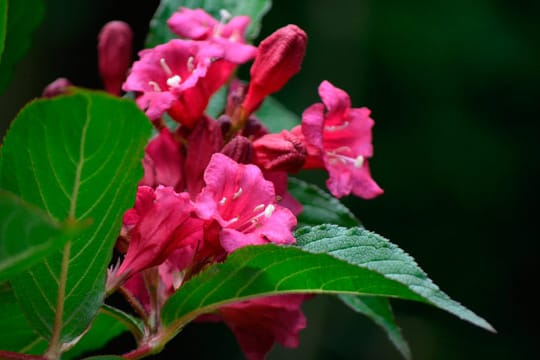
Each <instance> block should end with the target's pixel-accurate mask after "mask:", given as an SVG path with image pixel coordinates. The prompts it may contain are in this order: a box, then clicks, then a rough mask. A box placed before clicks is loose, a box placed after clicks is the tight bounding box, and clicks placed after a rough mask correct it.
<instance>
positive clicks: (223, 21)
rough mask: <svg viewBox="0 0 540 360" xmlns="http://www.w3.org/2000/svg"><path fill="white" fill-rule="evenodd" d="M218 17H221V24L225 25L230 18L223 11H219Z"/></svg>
mask: <svg viewBox="0 0 540 360" xmlns="http://www.w3.org/2000/svg"><path fill="white" fill-rule="evenodd" d="M219 16H220V17H221V23H225V22H227V21H228V20H229V19H230V18H232V14H231V13H230V12H228V11H227V10H225V9H221V10H219Z"/></svg>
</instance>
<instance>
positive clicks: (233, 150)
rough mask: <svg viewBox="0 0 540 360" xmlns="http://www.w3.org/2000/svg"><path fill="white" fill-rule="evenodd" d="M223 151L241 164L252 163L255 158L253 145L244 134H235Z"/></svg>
mask: <svg viewBox="0 0 540 360" xmlns="http://www.w3.org/2000/svg"><path fill="white" fill-rule="evenodd" d="M221 153H222V154H224V155H227V156H228V157H230V158H231V159H233V160H234V161H236V162H237V163H239V164H251V161H252V159H253V145H252V144H251V141H249V140H248V139H246V138H245V137H243V136H235V137H234V139H232V140H231V141H229V143H228V144H227V145H225V146H224V147H223V149H221Z"/></svg>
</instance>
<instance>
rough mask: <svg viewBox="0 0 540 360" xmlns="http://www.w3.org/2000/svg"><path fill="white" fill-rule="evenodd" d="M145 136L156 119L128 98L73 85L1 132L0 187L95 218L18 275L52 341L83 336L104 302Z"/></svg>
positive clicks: (58, 213) (28, 308) (29, 311)
mask: <svg viewBox="0 0 540 360" xmlns="http://www.w3.org/2000/svg"><path fill="white" fill-rule="evenodd" d="M149 135H150V123H149V121H148V119H147V118H146V116H145V115H144V114H143V113H142V112H141V111H140V110H139V109H138V108H137V107H136V106H135V104H134V103H133V102H132V101H129V100H123V99H119V98H115V97H112V96H109V95H106V94H104V93H99V92H90V91H76V92H75V93H74V94H72V95H69V96H61V97H57V98H53V99H40V100H37V101H34V102H32V103H30V104H29V105H27V106H26V107H25V108H24V109H23V110H22V111H21V112H20V113H19V115H18V116H17V118H16V119H15V121H14V122H13V124H12V125H11V128H10V130H9V132H8V134H7V136H6V138H5V141H4V145H3V147H2V148H1V157H0V186H1V187H2V188H5V189H7V190H9V191H11V192H13V193H15V194H17V195H19V196H20V197H21V198H22V199H24V200H25V201H27V202H29V203H31V204H34V205H35V206H37V207H39V208H41V209H43V210H45V211H46V212H47V213H48V214H49V215H50V216H51V217H53V218H55V219H60V220H62V221H65V220H69V221H78V222H83V223H84V222H91V225H89V226H88V227H87V228H86V229H85V230H84V231H82V232H81V234H80V235H79V236H77V237H76V238H74V239H73V241H70V242H68V243H67V244H66V246H64V248H63V249H61V250H60V251H57V252H55V253H53V254H52V255H50V256H49V257H47V258H46V259H45V261H44V262H42V263H39V264H38V265H36V266H35V267H33V268H32V269H30V270H29V271H28V272H25V273H23V274H21V275H19V276H17V277H15V278H14V279H12V286H13V289H14V291H15V294H16V295H17V298H18V299H19V300H20V302H21V306H22V308H23V310H24V312H25V314H26V315H27V318H28V319H29V321H30V323H31V324H32V326H33V327H34V328H35V329H36V330H37V332H38V333H39V334H40V335H41V336H43V337H44V338H46V339H47V340H48V341H50V342H52V343H53V347H55V346H59V345H60V344H61V343H66V342H69V341H71V340H73V339H75V338H76V337H78V336H79V335H80V334H81V333H82V332H83V331H84V330H85V329H86V328H87V327H88V325H89V324H90V322H91V321H92V319H93V318H94V316H95V315H96V313H97V311H98V309H99V308H100V306H101V305H102V301H103V294H104V286H105V277H106V268H107V266H108V263H109V261H110V259H111V254H112V248H113V246H114V243H115V240H116V237H117V235H118V232H119V229H120V225H121V216H122V213H123V212H124V211H125V210H126V209H128V208H130V207H131V206H132V205H133V201H134V198H135V191H136V188H137V182H138V181H139V179H140V178H141V177H142V167H141V159H142V157H143V151H144V147H145V145H146V142H147V139H148V137H149ZM55 314H58V315H57V316H56V317H55Z"/></svg>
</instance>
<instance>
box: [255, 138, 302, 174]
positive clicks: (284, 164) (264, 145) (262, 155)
mask: <svg viewBox="0 0 540 360" xmlns="http://www.w3.org/2000/svg"><path fill="white" fill-rule="evenodd" d="M253 147H254V149H255V159H254V160H255V161H254V162H255V164H257V165H259V166H260V167H261V168H262V169H264V170H267V171H286V172H297V171H299V170H300V169H301V168H302V166H303V165H304V162H305V161H306V156H307V151H306V146H305V145H304V144H303V143H302V141H301V140H300V139H299V138H298V137H296V136H294V135H293V134H291V133H290V132H288V131H286V130H283V131H282V132H281V133H279V134H268V135H265V136H263V137H261V138H260V139H257V140H256V141H255V142H254V143H253Z"/></svg>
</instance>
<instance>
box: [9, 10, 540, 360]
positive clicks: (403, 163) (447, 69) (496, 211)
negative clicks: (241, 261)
mask: <svg viewBox="0 0 540 360" xmlns="http://www.w3.org/2000/svg"><path fill="white" fill-rule="evenodd" d="M156 6H157V1H155V0H154V1H140V2H134V1H128V0H99V1H67V0H65V1H62V0H49V1H47V13H46V18H45V21H44V23H43V24H42V26H41V27H40V29H39V31H38V33H37V34H36V37H35V39H36V40H35V42H34V47H33V49H32V50H31V51H30V53H29V54H28V56H27V57H25V59H24V60H23V61H22V62H21V63H20V64H19V66H18V67H17V71H16V73H15V76H14V79H13V81H12V83H11V86H10V87H9V88H8V89H7V91H6V92H5V93H4V94H2V95H1V96H0V120H1V126H0V131H1V132H2V133H3V132H4V131H5V129H6V127H7V124H8V123H9V121H10V120H11V119H12V118H13V117H14V116H15V114H16V112H17V111H18V109H20V107H22V106H23V104H24V103H25V102H27V101H28V100H30V99H32V98H33V97H36V96H39V94H40V93H41V90H42V88H43V87H44V86H45V85H46V84H47V83H49V82H51V81H52V80H54V79H55V78H57V77H59V76H64V77H67V78H69V79H70V80H71V81H72V82H73V83H74V84H76V85H80V86H85V87H91V88H99V87H101V84H100V81H99V78H98V76H97V70H96V67H97V66H96V61H97V60H96V54H95V45H96V36H97V33H98V32H99V29H100V27H101V26H102V25H103V24H104V23H105V22H106V21H109V20H113V19H121V20H125V21H127V22H129V23H130V24H131V25H132V26H133V27H134V28H135V32H136V40H137V46H138V47H139V48H140V47H141V46H142V42H143V38H144V36H145V33H146V30H147V24H148V21H149V19H150V18H151V16H152V13H153V11H154V9H155V7H156ZM539 13H540V2H539V1H535V0H522V1H509V0H474V1H470V0H452V1H443V0H435V1H434V0H431V1H428V0H423V1H421V0H414V1H403V0H362V1H360V0H356V1H352V0H350V1H347V0H332V1H327V0H316V1H306V0H302V1H300V0H296V1H285V0H275V3H274V7H273V9H272V10H271V12H270V13H269V15H268V16H267V17H266V18H265V20H264V23H263V34H268V33H270V32H271V31H273V30H274V29H276V28H277V27H279V26H282V25H285V24H288V23H296V24H298V25H299V26H300V27H302V28H303V29H305V30H306V32H307V33H308V35H309V44H308V51H307V55H306V58H305V62H304V66H303V70H302V72H301V73H300V74H298V75H297V76H296V77H295V78H294V79H293V80H292V81H291V82H290V83H289V84H288V85H287V86H286V88H285V89H284V90H283V91H282V92H281V93H280V94H278V95H277V97H278V98H280V99H282V100H283V102H285V103H286V104H287V105H288V106H289V107H290V108H291V109H292V110H294V111H295V112H297V113H298V114H300V113H301V112H302V111H303V109H305V108H306V107H307V106H309V105H311V104H312V103H314V102H316V101H319V98H318V95H317V86H318V84H319V83H320V82H321V81H322V80H325V79H326V80H329V81H331V82H332V83H333V84H335V85H336V86H338V87H341V88H343V89H346V90H347V91H348V92H349V94H350V95H351V98H352V100H353V104H354V106H356V107H359V106H368V107H370V108H371V109H372V111H373V113H372V117H373V118H374V119H375V120H376V127H375V129H374V145H375V157H374V158H373V159H372V161H371V167H372V172H373V176H374V178H375V179H376V180H377V181H378V183H379V184H380V185H381V186H382V187H383V188H384V189H385V194H384V196H382V197H380V198H378V199H375V200H371V201H363V200H357V199H352V198H350V199H345V203H346V204H347V205H349V206H350V207H351V208H352V209H353V210H354V211H355V213H356V214H357V215H358V217H359V218H360V219H361V220H362V221H363V222H364V224H365V226H366V227H367V228H369V229H371V230H373V231H376V232H378V233H380V234H382V235H384V236H386V237H387V238H390V239H391V240H392V241H393V242H394V243H396V244H398V245H399V246H400V247H401V248H403V249H405V250H406V251H407V252H409V253H410V254H412V255H413V256H414V257H415V258H416V259H417V261H418V262H419V264H420V265H421V266H422V268H423V269H424V270H426V271H427V272H428V274H430V276H431V278H432V279H434V280H435V282H436V283H437V284H439V285H440V286H441V287H442V289H444V290H445V291H446V292H447V293H448V294H450V296H452V297H453V298H454V299H456V300H458V301H460V302H462V303H463V304H465V305H466V306H468V307H469V308H471V309H472V310H474V311H475V312H477V313H478V314H480V315H481V316H483V317H485V318H486V319H487V320H488V321H490V322H491V323H492V324H493V325H494V326H495V328H496V329H497V330H498V334H497V335H493V334H490V333H487V332H485V331H483V330H480V329H477V328H475V327H474V326H472V325H469V324H468V323H465V322H462V321H460V320H459V319H457V318H454V317H453V316H451V315H448V314H446V313H444V312H442V311H439V310H436V309H433V308H430V307H428V306H424V305H419V304H415V303H411V302H403V301H395V302H394V305H395V310H396V316H397V320H398V323H399V324H400V325H401V326H402V329H403V331H404V334H405V336H406V337H407V338H408V340H409V342H410V345H411V347H412V351H413V354H414V358H415V359H537V358H539V354H540V351H539V349H538V340H540V338H539V336H538V335H539V330H538V322H539V320H540V319H539V316H538V314H539V313H538V310H537V308H536V307H537V305H538V300H537V298H536V297H535V296H534V295H533V292H534V291H536V287H537V285H538V280H537V279H538V278H537V277H536V275H537V274H538V271H537V270H538V264H539V261H538V260H539V256H538V248H539V246H538V242H537V240H538V236H537V235H536V233H537V231H536V230H537V229H536V228H537V225H536V223H537V222H536V214H537V212H538V209H537V208H538V199H539V196H538V195H539V194H538V192H539V191H538V187H537V184H538V180H539V176H538V175H539V155H540V153H539V151H538V147H537V139H538V131H539V129H540V126H539V123H538V121H539V120H540V119H539V116H538V115H539V114H540V111H539V103H540V102H539V100H540V90H539V88H540V87H539V84H540V71H539V65H540V46H539V40H540V31H539V30H540V22H539V20H538V14H539ZM535 209H536V210H535ZM305 310H306V313H307V316H308V329H307V330H305V331H303V332H302V336H301V341H302V344H301V346H300V348H299V349H298V350H282V349H279V348H277V349H276V350H275V351H274V352H273V353H272V354H271V356H270V358H271V359H399V355H398V353H397V352H396V351H395V350H394V349H393V348H392V346H391V345H390V343H389V341H388V340H387V339H386V337H385V335H384V333H383V332H382V331H380V330H379V329H378V328H377V327H376V326H375V325H373V324H372V323H371V322H370V321H368V320H366V319H364V318H362V317H360V316H357V315H354V314H353V313H352V312H351V311H349V310H348V309H347V308H345V307H344V306H342V305H341V304H340V303H338V302H337V301H336V300H334V299H332V298H324V297H322V298H317V299H315V300H312V301H310V302H309V303H307V304H306V306H305ZM126 339H127V338H122V339H120V340H119V341H117V343H115V346H117V347H121V346H125V344H124V343H125V341H126ZM160 358H184V359H190V358H197V359H214V358H224V359H241V355H240V353H239V351H238V348H237V345H236V343H235V341H234V338H233V336H232V335H231V334H230V333H229V332H228V331H227V330H226V329H225V327H224V326H222V325H215V324H214V325H199V324H197V325H190V326H189V327H188V328H187V329H186V330H185V331H184V333H182V334H181V335H180V336H179V337H178V338H177V339H176V341H175V342H174V343H173V344H170V345H169V346H167V348H166V350H165V355H161V356H160Z"/></svg>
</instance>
